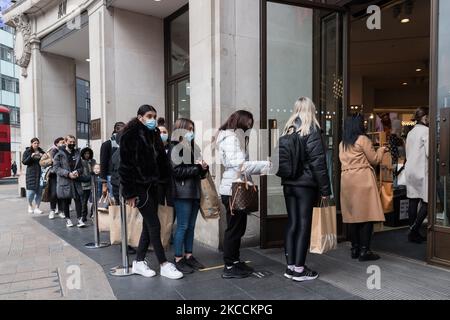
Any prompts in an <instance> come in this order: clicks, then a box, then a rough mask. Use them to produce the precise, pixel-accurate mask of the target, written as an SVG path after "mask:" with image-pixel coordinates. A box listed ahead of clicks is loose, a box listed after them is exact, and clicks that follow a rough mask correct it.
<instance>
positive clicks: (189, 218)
mask: <svg viewBox="0 0 450 320" xmlns="http://www.w3.org/2000/svg"><path fill="white" fill-rule="evenodd" d="M173 137H174V138H175V139H173V140H172V142H171V145H170V149H169V156H170V163H171V165H172V176H173V183H172V185H173V198H174V205H175V213H176V216H177V229H176V231H175V237H174V241H173V243H174V247H175V265H176V267H177V269H178V270H180V271H181V272H183V273H185V274H188V273H192V272H193V271H194V270H199V269H204V266H203V265H202V264H201V263H200V262H198V261H197V259H196V258H195V257H194V256H193V255H192V251H193V244H194V230H195V223H196V221H197V215H198V211H199V209H200V194H201V184H200V180H201V179H203V178H205V177H206V173H207V172H208V165H207V164H206V163H205V162H204V161H202V160H200V159H201V155H200V150H199V148H198V147H197V146H196V144H195V142H194V139H195V125H194V122H192V121H191V120H189V119H178V120H177V121H176V122H175V125H174V133H173Z"/></svg>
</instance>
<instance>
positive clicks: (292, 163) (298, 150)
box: [275, 128, 305, 179]
mask: <svg viewBox="0 0 450 320" xmlns="http://www.w3.org/2000/svg"><path fill="white" fill-rule="evenodd" d="M294 129H295V128H294ZM304 149H305V147H304V143H303V141H302V139H301V137H300V136H299V135H298V134H297V132H296V131H294V133H291V134H286V135H283V136H281V137H280V139H279V141H278V146H277V148H276V149H275V152H276V153H275V154H276V155H277V156H278V172H277V173H276V175H277V176H278V177H280V178H283V179H297V178H299V177H300V176H301V175H302V174H303V169H304V168H303V163H304V159H305V157H304V154H305V150H304Z"/></svg>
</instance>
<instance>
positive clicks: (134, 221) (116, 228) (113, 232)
mask: <svg viewBox="0 0 450 320" xmlns="http://www.w3.org/2000/svg"><path fill="white" fill-rule="evenodd" d="M126 210H127V240H128V244H129V245H130V246H132V247H137V246H138V244H139V239H140V238H141V233H142V216H141V213H140V212H139V210H138V209H137V208H131V207H130V206H127V207H126ZM109 218H110V220H109V221H110V231H109V237H110V242H111V244H120V243H122V225H121V219H120V206H109Z"/></svg>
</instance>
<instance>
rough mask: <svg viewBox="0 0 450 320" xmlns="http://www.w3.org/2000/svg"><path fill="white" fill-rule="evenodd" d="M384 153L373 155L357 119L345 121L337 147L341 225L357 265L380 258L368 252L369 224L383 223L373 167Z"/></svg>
mask: <svg viewBox="0 0 450 320" xmlns="http://www.w3.org/2000/svg"><path fill="white" fill-rule="evenodd" d="M386 151H387V149H386V148H385V147H381V148H379V149H378V151H375V149H374V147H373V144H372V141H371V140H370V139H369V138H368V137H367V136H366V135H365V128H364V119H363V117H362V116H361V115H356V116H352V117H348V118H347V119H346V121H345V125H344V134H343V141H342V143H341V144H340V146H339V159H340V160H341V164H342V173H341V210H342V217H343V221H344V223H348V224H349V230H350V238H351V239H350V240H351V242H352V249H351V256H352V258H353V259H358V258H359V261H368V260H377V259H379V258H380V257H379V256H378V255H377V254H375V253H373V252H372V251H370V241H371V238H372V233H373V223H374V222H379V221H385V218H384V212H383V207H382V205H381V200H380V195H379V192H378V186H377V180H376V176H375V170H374V168H373V166H376V165H378V164H380V163H381V160H382V158H383V154H384V153H385V152H386Z"/></svg>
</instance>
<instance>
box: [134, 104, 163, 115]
mask: <svg viewBox="0 0 450 320" xmlns="http://www.w3.org/2000/svg"><path fill="white" fill-rule="evenodd" d="M150 111H153V112H154V113H156V114H158V111H156V109H155V108H154V107H153V106H151V105H148V104H144V105H142V106H140V107H139V109H138V111H137V115H138V116H144V115H145V114H146V113H147V112H150Z"/></svg>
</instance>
